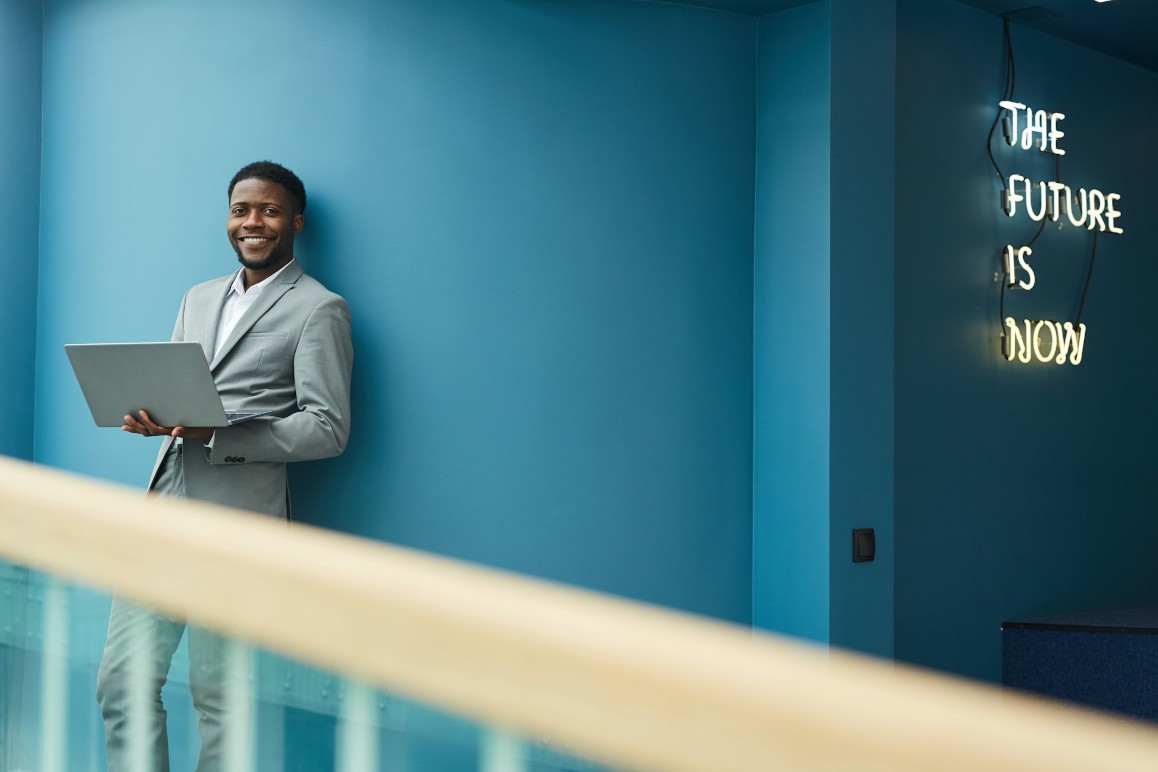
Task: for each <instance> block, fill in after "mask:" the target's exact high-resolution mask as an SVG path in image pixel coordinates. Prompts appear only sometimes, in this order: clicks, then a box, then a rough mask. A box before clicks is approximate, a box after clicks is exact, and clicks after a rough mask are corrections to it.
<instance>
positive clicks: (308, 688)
mask: <svg viewBox="0 0 1158 772" xmlns="http://www.w3.org/2000/svg"><path fill="white" fill-rule="evenodd" d="M286 602H287V603H290V602H292V598H287V599H286ZM111 605H112V600H111V598H110V597H109V596H108V595H106V594H104V593H101V592H98V591H94V590H91V589H88V588H84V587H80V586H76V585H73V584H69V583H67V582H64V581H62V580H60V579H58V578H56V577H52V576H47V575H44V574H41V573H38V572H36V571H32V570H29V569H26V568H23V567H20V566H16V565H12V564H8V563H3V562H0V772H105V770H108V769H109V766H108V762H107V761H106V747H105V731H106V730H105V720H104V717H103V716H102V712H101V709H100V706H98V703H97V698H96V693H97V680H98V669H99V667H100V664H101V657H102V652H103V651H104V648H105V640H106V635H107V631H108V626H109V613H110V607H111ZM271 613H276V612H274V611H271ZM190 638H191V634H189V633H187V634H186V635H185V636H184V637H183V638H182V639H181V643H180V645H179V646H178V648H177V650H176V653H175V655H174V656H173V662H172V666H171V667H170V669H169V672H168V677H167V680H166V681H165V683H164V686H163V688H162V690H161V693H162V699H163V703H164V709H165V711H167V716H166V718H165V721H164V725H165V729H166V732H167V736H168V747H169V759H170V762H171V767H170V768H171V769H172V770H173V772H182V771H183V770H190V771H191V770H194V768H195V766H196V763H197V758H198V754H199V752H200V750H201V732H200V731H199V728H198V713H197V711H196V709H195V707H194V702H193V699H192V697H191V685H190V681H193V682H194V684H197V682H198V677H197V675H196V672H194V676H193V677H192V678H191V677H190V655H189V640H190ZM133 645H134V646H147V645H148V641H147V640H146V641H142V640H137V641H136V642H135V643H134V644H133ZM210 651H211V652H212V655H211V658H212V659H214V660H215V664H217V665H219V666H220V667H221V668H222V672H223V673H224V679H223V681H222V683H223V686H222V688H221V689H220V690H219V691H220V695H218V696H219V697H220V698H221V701H222V703H221V704H222V705H223V706H224V707H223V710H222V713H223V715H224V717H225V719H224V721H223V723H224V729H223V740H222V742H221V746H220V747H221V749H222V754H221V755H222V758H223V768H224V769H225V770H227V771H228V772H250V771H251V770H252V771H253V772H326V771H327V770H335V772H371V771H376V770H391V771H393V770H399V771H406V772H409V771H411V770H412V771H413V772H443V771H444V770H445V771H446V772H454V771H456V770H483V771H484V772H515V771H518V772H561V771H562V770H572V771H575V772H579V771H584V772H586V771H587V770H607V769H610V767H606V766H601V765H598V764H595V763H593V762H590V761H586V760H583V759H581V758H578V757H576V756H574V755H573V754H572V753H570V752H569V749H568V748H566V747H563V746H560V745H557V744H552V743H550V742H548V741H546V740H541V739H533V738H522V737H517V736H515V735H513V734H511V733H508V732H504V731H502V730H501V729H497V728H494V727H486V726H480V725H478V724H476V723H473V722H471V721H469V720H466V719H463V718H460V717H456V716H453V715H450V714H448V713H445V712H442V711H440V710H438V709H436V708H434V707H430V706H426V705H422V704H419V703H417V702H414V701H412V700H409V699H406V698H404V697H402V696H399V695H397V694H391V693H388V692H385V691H382V690H380V689H376V688H373V687H371V686H369V685H367V684H365V683H362V682H359V681H357V680H352V679H349V678H345V677H343V676H341V675H339V674H336V673H332V672H327V671H325V670H322V669H319V668H316V667H312V666H310V665H308V664H306V663H303V662H300V661H295V660H293V659H289V658H286V657H283V656H279V655H277V654H274V653H271V652H268V651H263V650H260V649H255V648H252V647H249V646H247V645H245V644H244V643H243V642H241V641H237V640H233V639H221V640H220V646H219V647H216V648H212V649H210ZM126 689H127V690H128V692H129V693H130V695H131V696H130V699H129V700H128V705H129V709H128V712H127V720H126V722H125V725H124V728H125V731H124V742H125V748H124V756H123V758H124V759H125V762H124V763H125V769H126V770H127V772H155V770H156V769H158V768H160V767H159V763H158V762H157V760H156V759H155V758H154V757H153V756H152V751H151V748H152V747H154V746H153V745H152V743H150V742H149V740H148V738H149V737H150V736H151V735H150V732H151V729H150V727H149V718H148V717H149V715H150V711H149V710H148V707H147V706H148V703H149V684H148V675H147V672H146V669H145V668H136V669H135V670H134V672H133V673H132V674H131V675H130V677H129V679H128V686H127V687H126Z"/></svg>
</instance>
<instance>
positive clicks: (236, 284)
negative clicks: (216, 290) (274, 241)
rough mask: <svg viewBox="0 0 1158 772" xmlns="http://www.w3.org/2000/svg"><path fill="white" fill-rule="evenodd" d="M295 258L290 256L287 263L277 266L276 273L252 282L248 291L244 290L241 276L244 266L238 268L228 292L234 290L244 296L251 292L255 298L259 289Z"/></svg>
mask: <svg viewBox="0 0 1158 772" xmlns="http://www.w3.org/2000/svg"><path fill="white" fill-rule="evenodd" d="M296 259H297V258H296V257H294V258H290V261H289V262H288V263H286V264H285V265H283V266H282V267H281V268H278V269H277V272H276V273H274V274H272V275H271V276H267V277H265V278H264V279H262V280H261V281H259V282H258V283H257V284H254V285H253V286H252V287H250V288H249V292H248V293H247V292H246V291H245V282H244V281H243V280H242V278H241V277H243V276H244V275H245V268H242V269H241V270H239V271H238V272H237V275H236V276H234V277H233V284H231V285H230V286H229V292H230V293H234V292H236V293H237V296H238V297H244V296H245V295H246V294H252V295H253V296H254V297H255V298H256V297H257V296H258V295H260V294H261V291H262V290H263V289H265V287H266V286H267V285H268V284H269V283H270V282H271V281H273V280H274V279H276V278H277V277H278V276H279V275H280V274H281V272H282V271H284V270H285V269H286V268H289V267H290V266H291V265H293V262H294V260H296Z"/></svg>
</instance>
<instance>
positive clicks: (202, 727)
mask: <svg viewBox="0 0 1158 772" xmlns="http://www.w3.org/2000/svg"><path fill="white" fill-rule="evenodd" d="M227 645H228V642H227V639H225V638H224V637H222V636H220V635H217V634H216V633H213V632H210V631H209V630H205V629H203V628H200V627H195V626H192V625H191V626H190V627H189V691H190V692H191V693H192V695H193V707H194V708H195V709H196V710H197V729H198V731H199V732H200V733H201V754H200V755H199V756H198V757H197V769H196V772H219V770H221V769H222V766H223V759H224V757H225V740H226V734H227V733H228V732H230V731H231V730H234V729H235V728H236V726H237V724H238V722H236V721H232V720H231V718H233V717H232V716H230V715H229V712H228V709H229V707H230V705H229V688H228V684H227V681H228V679H229V678H230V677H232V678H248V677H249V673H248V672H246V673H230V672H229V662H228V649H227ZM242 723H244V722H242Z"/></svg>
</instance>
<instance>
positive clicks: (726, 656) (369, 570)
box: [0, 458, 1158, 772]
mask: <svg viewBox="0 0 1158 772" xmlns="http://www.w3.org/2000/svg"><path fill="white" fill-rule="evenodd" d="M0 555H3V556H4V557H5V558H6V559H8V560H10V561H13V562H15V563H19V564H22V565H25V566H28V567H31V568H35V569H38V570H41V571H45V572H50V573H53V574H57V575H60V576H62V577H65V578H68V579H71V580H74V581H78V582H83V583H86V584H89V585H92V586H95V587H98V588H101V589H105V590H111V591H115V592H117V593H119V594H122V595H124V596H126V597H129V598H132V599H135V600H137V601H140V602H143V603H147V604H151V605H153V606H155V607H157V608H159V609H161V610H164V611H166V612H169V613H172V614H177V615H183V616H185V617H186V618H188V619H190V620H191V621H193V622H196V623H199V624H203V625H205V626H207V627H211V628H214V629H217V630H219V631H222V632H225V633H228V634H230V635H234V636H237V637H240V638H242V639H245V640H248V641H250V642H252V643H254V644H257V645H260V646H263V647H267V648H269V649H272V650H276V651H280V652H283V653H285V654H288V655H291V656H294V657H297V658H299V659H302V660H304V661H306V662H308V663H310V664H314V665H318V666H322V667H326V668H329V669H333V670H335V671H338V672H342V673H345V674H348V675H349V676H352V677H354V678H358V679H362V680H365V681H367V682H369V683H371V684H374V685H376V686H378V687H381V688H385V689H390V690H395V691H398V692H401V693H404V694H406V695H408V696H410V697H412V698H415V699H417V700H421V701H423V702H427V703H430V704H433V705H435V706H437V707H440V708H443V709H449V710H453V711H456V712H459V713H462V714H464V715H467V716H470V717H472V718H474V719H475V720H478V721H480V722H483V723H489V724H496V725H499V726H502V727H504V728H507V729H510V730H514V731H517V732H520V733H523V734H525V735H527V736H530V737H546V738H550V739H551V740H553V741H557V742H563V743H567V744H568V745H570V746H571V747H572V748H573V749H575V750H576V751H577V752H579V753H582V754H587V755H590V756H592V757H593V758H597V759H601V760H604V761H606V762H608V763H612V764H616V765H621V766H628V767H632V768H640V769H655V770H713V771H717V770H729V771H730V772H733V771H741V770H760V771H761V772H763V771H765V770H774V769H839V770H846V769H857V770H922V771H925V770H958V769H959V770H978V769H985V770H1018V771H1019V772H1020V771H1021V770H1033V769H1040V770H1051V772H1056V771H1057V770H1083V771H1085V770H1095V769H1096V770H1134V769H1137V770H1151V769H1153V768H1154V767H1155V764H1156V763H1158V762H1156V760H1158V731H1156V730H1154V729H1152V728H1150V727H1149V726H1145V725H1141V724H1136V723H1132V722H1128V721H1125V720H1120V719H1114V718H1109V717H1106V716H1102V715H1098V714H1094V713H1092V712H1086V711H1082V710H1078V709H1075V708H1069V707H1063V706H1060V705H1056V704H1052V703H1047V702H1045V701H1041V700H1036V699H1033V698H1029V697H1025V696H1021V695H1015V694H1011V693H1003V692H1002V691H1000V690H998V689H995V688H991V687H986V686H982V685H978V684H973V683H968V682H965V681H961V680H958V679H954V678H950V677H947V676H943V675H936V674H932V673H927V672H922V671H918V670H915V669H912V668H908V667H904V666H894V665H891V664H888V663H885V662H881V661H877V660H871V659H868V658H864V657H859V656H854V655H851V654H845V653H840V652H836V651H833V652H826V651H824V650H821V649H819V648H816V647H812V646H808V645H804V644H800V643H795V642H791V641H789V640H786V639H781V638H778V637H775V636H770V635H763V634H753V633H751V632H750V631H748V630H746V629H744V628H740V627H737V626H733V625H727V624H723V623H719V622H713V621H708V620H704V619H700V618H696V617H692V616H690V615H686V614H681V613H677V612H673V611H667V610H662V609H658V608H654V607H650V606H646V605H644V604H639V603H634V602H630V601H625V600H622V599H616V598H611V597H606V596H602V595H599V594H596V593H592V592H586V591H582V590H577V589H573V588H568V587H562V586H557V585H553V584H551V583H548V582H543V581H538V580H533V579H528V578H523V577H518V576H514V575H510V574H506V573H503V572H500V571H496V570H492V569H486V568H481V567H477V566H472V565H467V564H463V563H459V562H455V561H452V560H448V559H444V558H439V557H434V556H430V555H426V554H421V553H417V552H414V551H411V550H406V549H401V548H398V547H393V546H390V545H386V544H382V543H377V542H369V541H366V540H362V539H357V538H354V537H350V536H345V535H341V534H337V533H333V532H329V531H325V530H321V529H317V528H311V527H309V526H304V525H293V526H288V527H287V526H286V525H284V524H282V523H280V522H277V521H273V520H270V519H267V518H263V517H259V516H255V515H250V514H245V513H240V512H234V511H231V510H227V509H223V508H219V507H213V506H210V505H206V504H202V503H198V502H174V501H171V500H164V499H160V498H155V497H150V498H145V497H143V496H141V495H140V493H139V492H136V491H131V490H127V489H124V488H118V487H114V486H112V485H109V484H106V483H99V482H93V481H91V480H86V479H83V478H80V477H76V476H73V475H68V474H64V473H61V472H58V471H52V470H49V469H47V468H44V467H38V466H34V465H31V464H27V463H24V462H19V461H14V460H11V459H2V458H0Z"/></svg>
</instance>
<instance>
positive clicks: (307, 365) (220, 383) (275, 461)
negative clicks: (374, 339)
mask: <svg viewBox="0 0 1158 772" xmlns="http://www.w3.org/2000/svg"><path fill="white" fill-rule="evenodd" d="M235 276H236V274H230V275H229V276H223V277H221V278H220V279H213V280H212V281H207V282H205V283H204V284H198V285H197V286H195V287H193V288H192V289H190V290H189V291H188V292H186V293H185V297H184V299H183V300H182V301H181V310H180V312H179V313H178V314H177V324H176V326H175V327H174V329H173V340H175V341H197V342H198V343H200V344H201V346H202V348H204V349H205V358H206V359H207V360H209V369H210V371H211V372H212V373H213V380H214V382H215V383H216V384H217V391H218V393H219V394H220V395H221V401H222V403H223V404H224V405H225V409H226V410H255V411H264V410H272V411H274V412H273V413H272V414H271V415H269V416H263V417H261V418H255V419H252V420H250V421H247V422H245V423H241V424H238V425H236V426H228V427H224V428H220V429H217V431H216V432H215V434H214V437H213V442H212V445H213V447H212V448H208V447H202V446H201V445H198V444H196V443H193V442H188V443H186V444H185V447H184V448H183V450H182V452H181V454H180V455H178V456H175V458H177V459H179V463H180V464H181V468H182V471H183V473H184V483H185V493H186V495H187V496H188V497H189V498H191V499H199V500H202V501H210V502H214V503H218V504H225V505H228V506H232V507H239V508H241V509H248V510H252V511H254V512H262V513H265V514H270V515H274V516H279V517H288V516H289V488H288V484H287V478H286V463H287V462H290V461H309V460H312V459H318V458H327V457H330V456H336V455H338V454H340V453H341V452H342V451H343V450H344V449H345V447H346V439H347V438H348V437H349V434H350V373H351V369H352V366H353V361H354V348H353V345H352V344H351V342H350V307H349V306H348V305H347V304H346V301H345V300H343V299H342V298H341V297H340V296H338V295H335V294H334V293H332V292H330V291H329V290H327V289H326V288H325V287H323V286H322V285H321V284H320V283H318V282H317V281H316V280H314V279H312V278H310V277H309V276H307V275H306V274H305V273H303V272H302V268H301V265H300V264H299V263H298V262H297V261H296V260H295V261H294V262H292V263H290V264H289V265H288V266H287V267H286V269H285V270H284V271H282V272H281V273H280V274H279V275H278V276H277V278H275V279H274V280H273V282H271V283H270V285H268V286H267V287H265V288H264V289H263V291H262V293H261V295H260V296H259V297H258V299H257V301H255V302H254V304H253V305H252V306H250V307H249V308H248V309H247V310H246V311H245V314H244V315H243V316H242V317H241V319H240V320H239V321H238V323H237V326H236V327H235V328H234V330H233V332H232V333H231V334H230V335H229V338H228V339H226V341H225V343H224V344H223V345H222V347H221V351H220V352H219V353H218V354H217V355H216V356H214V353H213V345H214V343H215V342H216V340H217V323H218V320H219V319H220V318H221V308H222V306H223V305H224V303H225V298H226V295H227V293H228V292H229V287H230V285H231V284H232V283H233V279H234V277H235ZM172 443H173V438H172V437H167V438H165V441H164V444H163V445H162V447H161V451H160V453H159V454H158V456H157V463H156V464H154V466H153V473H152V475H151V476H150V478H149V488H150V489H151V488H152V487H153V485H154V484H155V483H156V481H157V474H158V471H159V470H160V465H161V460H162V459H163V458H164V457H165V454H166V453H167V452H168V451H169V448H170V446H171V445H172Z"/></svg>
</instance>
